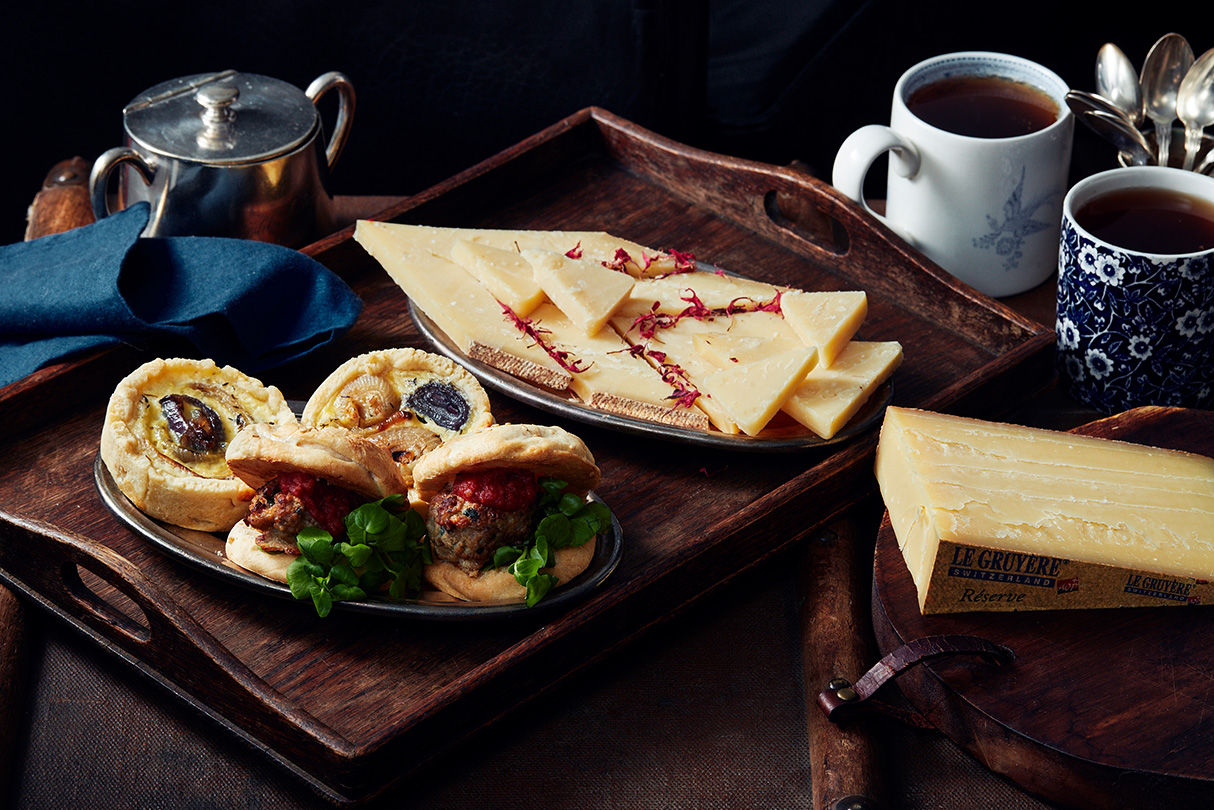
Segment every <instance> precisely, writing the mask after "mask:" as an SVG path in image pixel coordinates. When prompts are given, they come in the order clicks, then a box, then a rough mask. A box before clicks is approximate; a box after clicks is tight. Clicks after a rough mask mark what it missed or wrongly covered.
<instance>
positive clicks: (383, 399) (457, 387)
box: [301, 348, 493, 480]
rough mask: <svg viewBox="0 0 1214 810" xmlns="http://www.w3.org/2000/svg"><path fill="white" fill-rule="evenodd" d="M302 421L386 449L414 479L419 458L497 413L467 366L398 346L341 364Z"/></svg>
mask: <svg viewBox="0 0 1214 810" xmlns="http://www.w3.org/2000/svg"><path fill="white" fill-rule="evenodd" d="M301 421H302V422H303V424H305V425H310V426H316V427H320V426H334V425H335V426H340V427H343V428H346V429H348V430H350V431H352V432H354V433H355V434H357V435H359V436H362V437H364V438H366V439H368V440H370V441H373V442H375V443H377V444H380V445H382V446H384V447H386V448H387V449H388V450H390V451H391V452H392V454H393V457H394V459H395V460H396V461H397V463H398V464H399V465H400V466H401V469H402V473H403V474H404V475H405V477H406V480H409V477H410V475H411V470H412V469H413V465H414V463H415V462H416V461H417V459H418V458H420V457H421V456H423V455H425V454H426V453H427V452H429V451H430V450H432V449H433V448H435V447H437V446H438V444H439V443H440V442H443V441H447V440H448V439H450V438H452V437H453V436H458V435H461V434H464V433H468V432H470V431H474V430H479V429H480V428H483V427H486V426H488V425H491V424H493V415H492V413H491V412H490V410H489V396H488V395H487V394H486V393H485V389H484V388H482V387H481V384H480V383H479V382H477V380H476V378H475V377H473V376H472V375H471V374H470V373H468V371H467V370H465V369H464V368H463V367H462V366H460V365H458V364H457V363H455V362H453V361H451V360H449V359H447V358H446V357H442V356H441V355H437V354H431V353H430V352H424V351H421V350H419V349H408V348H400V349H384V350H382V351H374V352H368V353H367V354H362V355H359V356H358V357H353V358H351V359H349V360H347V361H346V362H345V363H342V364H341V365H340V366H338V367H337V369H335V370H334V371H333V372H332V373H331V374H330V375H329V376H328V377H327V378H326V379H325V380H324V382H322V383H321V384H320V386H319V387H318V388H317V389H316V391H315V392H314V393H313V394H312V396H311V397H310V398H309V399H308V402H307V405H305V406H304V412H303V416H302V419H301Z"/></svg>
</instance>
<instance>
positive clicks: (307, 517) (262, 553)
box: [225, 424, 408, 582]
mask: <svg viewBox="0 0 1214 810" xmlns="http://www.w3.org/2000/svg"><path fill="white" fill-rule="evenodd" d="M227 463H228V466H229V467H230V468H231V469H232V471H233V472H234V473H235V474H236V475H237V476H239V477H240V479H241V480H242V481H244V482H245V483H246V484H248V485H249V486H251V487H253V488H255V489H256V490H257V492H256V494H255V495H254V496H253V500H252V502H251V503H250V504H249V509H248V513H247V514H246V515H245V517H244V519H243V520H241V521H240V522H239V523H237V524H236V525H235V526H234V527H233V528H232V530H231V532H229V534H228V540H227V545H226V549H225V551H226V553H227V557H228V559H229V560H230V561H231V562H233V563H235V564H236V565H238V566H240V567H241V568H244V569H246V570H248V571H252V572H253V573H255V574H260V575H261V576H263V577H266V578H268V579H273V580H277V581H279V582H287V568H288V567H289V566H290V564H291V563H292V562H294V560H295V558H296V557H298V556H299V553H300V549H299V546H298V544H297V543H296V535H298V534H299V532H300V531H301V530H303V529H304V528H306V527H317V528H321V529H324V530H325V531H327V532H329V533H330V534H331V535H332V536H333V537H335V538H338V537H343V536H344V535H345V526H344V523H343V521H344V518H345V516H346V515H347V514H348V513H350V512H351V511H353V510H354V509H356V508H358V507H359V506H362V505H363V504H365V503H367V502H369V501H373V500H377V499H380V498H385V497H388V496H389V495H396V494H403V493H405V492H406V490H407V489H408V487H407V485H406V484H405V482H404V480H403V479H402V478H401V474H400V471H399V468H398V467H397V465H396V464H395V462H393V460H392V456H391V454H390V453H389V452H388V451H387V450H385V449H384V448H382V447H378V446H376V445H374V444H372V443H371V442H368V441H366V440H365V439H361V438H359V437H357V436H355V435H353V434H352V433H350V432H349V431H347V430H344V429H342V428H336V427H332V428H309V427H302V426H299V425H281V426H278V427H274V426H270V425H260V424H259V425H250V426H248V427H246V428H245V429H243V430H241V431H240V432H239V433H237V434H236V437H235V438H234V439H233V440H232V442H231V443H230V444H229V445H228V451H227Z"/></svg>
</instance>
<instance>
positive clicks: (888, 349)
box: [781, 340, 902, 439]
mask: <svg viewBox="0 0 1214 810" xmlns="http://www.w3.org/2000/svg"><path fill="white" fill-rule="evenodd" d="M901 362H902V346H901V345H900V344H898V343H897V342H895V341H882V342H877V343H871V342H866V341H859V340H853V341H851V342H850V343H848V344H847V346H846V347H845V348H844V349H843V352H842V353H841V354H840V355H839V356H838V357H836V358H835V362H834V364H833V365H831V366H830V367H829V368H825V367H823V366H815V367H814V368H813V369H811V370H810V372H809V373H808V374H806V375H805V380H804V381H803V382H802V383H801V384H800V385H798V386H797V387H796V389H795V390H794V391H793V392H792V393H791V394H790V395H789V397H788V399H786V400H785V401H784V405H783V407H782V408H781V410H783V411H784V413H786V414H788V415H789V416H791V417H792V418H793V419H796V420H797V421H798V422H800V423H801V424H802V425H805V427H807V428H809V429H810V430H812V431H813V432H814V433H817V434H818V435H819V436H821V437H822V438H824V439H829V438H831V437H832V436H834V435H835V434H836V433H838V432H839V428H841V427H843V426H844V425H846V424H847V422H848V420H850V419H851V418H852V417H853V416H855V415H856V412H857V411H859V410H860V408H861V407H863V406H864V403H865V402H867V401H868V398H869V397H870V396H872V393H873V391H875V390H877V386H879V385H881V383H883V382H885V381H886V380H887V379H889V376H890V375H891V374H893V373H894V371H895V370H896V369H897V368H898V366H899V364H901Z"/></svg>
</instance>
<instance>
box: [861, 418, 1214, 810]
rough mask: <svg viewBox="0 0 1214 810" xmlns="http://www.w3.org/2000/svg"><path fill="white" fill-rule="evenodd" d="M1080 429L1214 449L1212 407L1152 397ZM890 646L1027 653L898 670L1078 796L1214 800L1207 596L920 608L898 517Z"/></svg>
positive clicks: (880, 548) (1011, 765)
mask: <svg viewBox="0 0 1214 810" xmlns="http://www.w3.org/2000/svg"><path fill="white" fill-rule="evenodd" d="M1077 430H1079V431H1080V432H1083V433H1086V434H1089V435H1095V436H1105V437H1110V438H1117V439H1121V440H1125V441H1132V442H1138V443H1141V444H1147V445H1151V446H1157V447H1168V448H1174V449H1178V450H1188V451H1191V452H1195V453H1201V454H1203V455H1214V414H1212V413H1211V412H1209V411H1187V410H1178V409H1166V408H1141V409H1136V410H1133V411H1128V412H1126V413H1123V414H1119V415H1117V416H1115V417H1110V418H1108V419H1103V420H1098V421H1095V422H1092V423H1090V424H1088V425H1085V426H1083V427H1081V428H1078V429H1077ZM873 587H874V594H875V596H874V606H873V610H874V626H875V629H876V633H877V638H878V640H879V642H880V645H881V651H882V653H886V652H889V651H890V650H892V649H894V648H895V647H897V646H900V645H901V644H903V643H905V642H906V641H907V640H909V639H913V638H918V637H922V636H928V635H936V634H970V635H977V636H981V637H983V638H986V639H988V640H990V641H993V642H995V643H997V644H1003V645H1006V646H1008V647H1010V648H1011V649H1012V650H1013V651H1014V652H1015V653H1016V656H1017V657H1016V661H1015V662H1014V663H1012V664H1010V665H1005V666H1002V667H990V666H986V665H983V664H981V663H977V662H975V661H974V660H966V661H962V660H960V659H957V660H955V661H950V662H943V663H932V664H928V665H924V666H923V667H920V668H916V669H913V670H910V671H908V672H907V673H905V674H904V675H902V676H901V678H900V679H899V685H900V687H901V688H902V691H903V692H904V693H906V695H907V696H908V698H909V699H910V700H911V702H912V703H914V704H915V705H916V706H917V707H918V708H919V709H920V711H922V712H923V713H924V714H925V715H927V716H928V717H929V718H930V719H931V720H932V722H933V723H935V724H936V725H937V726H938V727H939V728H941V729H942V730H943V731H944V732H945V733H946V734H948V735H949V736H950V737H951V738H953V739H954V740H956V741H957V742H958V743H959V744H961V745H964V746H965V747H966V748H968V749H969V750H970V751H971V752H972V753H973V754H974V755H975V756H977V757H979V758H980V759H981V760H982V761H983V762H985V763H986V764H987V765H988V766H989V767H991V768H992V769H994V770H995V771H997V772H999V773H1002V774H1005V775H1006V776H1008V777H1009V778H1011V779H1012V780H1014V781H1016V782H1017V783H1019V784H1021V785H1022V786H1024V787H1025V788H1026V789H1028V790H1030V791H1033V792H1034V793H1037V794H1039V795H1042V796H1045V797H1048V798H1050V799H1052V800H1053V801H1056V802H1059V803H1061V804H1065V805H1067V806H1073V807H1082V808H1159V807H1209V806H1214V692H1212V691H1211V689H1210V684H1211V682H1212V681H1214V623H1212V622H1211V621H1210V619H1211V614H1210V611H1211V608H1210V607H1208V606H1202V607H1195V608H1188V607H1177V608H1143V609H1125V610H1077V611H1063V610H1060V611H1042V612H1024V613H964V614H944V615H933V616H922V615H920V614H919V609H918V601H917V599H916V595H915V587H914V583H913V581H912V580H911V577H910V573H909V571H908V570H907V569H906V566H905V564H904V563H903V561H902V557H901V554H900V553H899V551H898V547H897V539H896V538H895V537H894V535H893V530H892V528H891V527H890V525H889V521H888V518H887V519H886V520H885V521H884V522H883V523H882V525H881V528H880V531H879V533H878V539H877V549H876V555H875V565H874V585H873Z"/></svg>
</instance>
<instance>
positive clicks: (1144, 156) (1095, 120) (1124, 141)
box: [1079, 110, 1154, 166]
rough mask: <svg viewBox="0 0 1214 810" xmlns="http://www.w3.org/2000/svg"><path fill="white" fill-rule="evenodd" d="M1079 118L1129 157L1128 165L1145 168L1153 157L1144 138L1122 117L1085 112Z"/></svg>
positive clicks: (1095, 111) (1091, 111)
mask: <svg viewBox="0 0 1214 810" xmlns="http://www.w3.org/2000/svg"><path fill="white" fill-rule="evenodd" d="M1079 118H1080V120H1082V121H1083V123H1085V124H1087V125H1088V127H1090V128H1091V129H1092V130H1093V131H1095V132H1096V134H1098V135H1100V136H1101V137H1102V138H1104V139H1105V140H1107V141H1109V142H1111V143H1112V144H1113V145H1114V146H1115V147H1117V149H1118V150H1119V151H1121V152H1124V153H1126V154H1127V155H1129V157H1130V165H1132V166H1145V165H1147V164H1148V163H1150V162H1151V158H1152V157H1154V153H1153V151H1152V149H1151V146H1150V144H1149V143H1147V139H1146V137H1144V136H1143V134H1142V133H1141V132H1139V131H1138V129H1137V128H1136V127H1134V126H1133V125H1132V124H1130V123H1128V122H1127V121H1126V119H1125V117H1124V116H1120V115H1113V114H1111V113H1108V112H1105V111H1104V110H1086V111H1085V112H1084V113H1083V114H1082V115H1081V116H1079Z"/></svg>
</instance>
